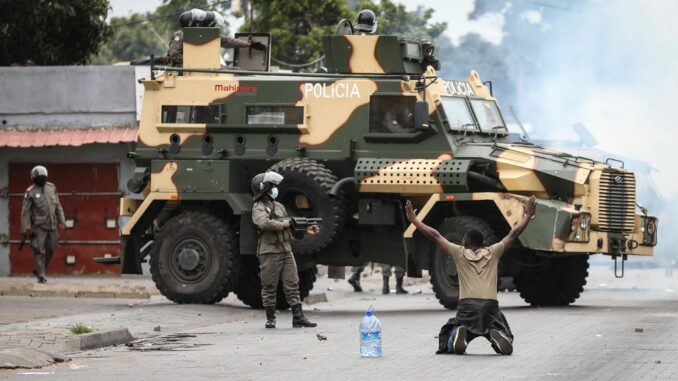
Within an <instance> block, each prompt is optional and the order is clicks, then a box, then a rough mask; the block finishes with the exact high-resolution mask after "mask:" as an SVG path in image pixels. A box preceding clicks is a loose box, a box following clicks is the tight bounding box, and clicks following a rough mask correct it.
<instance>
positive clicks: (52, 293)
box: [0, 287, 151, 299]
mask: <svg viewBox="0 0 678 381" xmlns="http://www.w3.org/2000/svg"><path fill="white" fill-rule="evenodd" d="M0 296H38V297H69V298H118V299H150V298H151V294H150V293H149V292H145V291H143V292H131V291H122V292H120V291H118V292H116V291H73V290H54V289H51V290H50V289H45V290H39V289H30V288H16V287H10V288H8V289H0Z"/></svg>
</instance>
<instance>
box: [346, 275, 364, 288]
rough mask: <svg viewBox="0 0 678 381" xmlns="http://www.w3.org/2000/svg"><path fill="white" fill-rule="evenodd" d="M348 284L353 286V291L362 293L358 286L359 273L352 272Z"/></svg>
mask: <svg viewBox="0 0 678 381" xmlns="http://www.w3.org/2000/svg"><path fill="white" fill-rule="evenodd" d="M348 284H350V285H351V286H353V291H355V292H363V288H362V287H361V286H360V272H354V273H353V275H351V277H350V278H348Z"/></svg>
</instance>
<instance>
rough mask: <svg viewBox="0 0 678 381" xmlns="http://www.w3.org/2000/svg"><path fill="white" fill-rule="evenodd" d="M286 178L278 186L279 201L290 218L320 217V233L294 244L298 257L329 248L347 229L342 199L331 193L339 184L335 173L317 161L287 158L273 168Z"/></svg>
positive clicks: (305, 237) (293, 247)
mask: <svg viewBox="0 0 678 381" xmlns="http://www.w3.org/2000/svg"><path fill="white" fill-rule="evenodd" d="M270 169H271V170H272V171H276V172H278V173H279V174H281V175H282V176H283V177H284V179H283V181H282V182H281V183H280V185H278V198H277V199H276V200H277V201H279V202H280V203H282V204H283V205H285V209H286V210H287V213H288V215H289V216H290V217H314V218H317V217H320V218H322V219H323V221H322V223H320V233H319V234H317V235H314V236H308V235H306V236H304V238H303V239H301V240H295V241H293V242H292V249H293V251H294V253H295V254H297V255H309V254H315V253H318V252H319V251H321V250H322V249H324V248H326V247H327V245H329V244H330V243H331V242H332V240H334V238H335V237H336V235H337V233H339V232H340V230H341V229H342V228H343V226H344V220H345V215H346V213H345V212H344V201H343V199H342V198H332V197H330V195H329V193H328V192H329V191H330V190H331V189H332V187H333V186H334V184H336V182H337V177H336V176H334V174H332V171H330V170H329V169H327V168H326V167H325V166H324V165H322V164H320V163H318V162H317V161H315V160H310V159H306V158H301V157H295V158H292V159H285V160H283V161H281V162H279V163H277V164H275V165H273V166H272V167H271V168H270Z"/></svg>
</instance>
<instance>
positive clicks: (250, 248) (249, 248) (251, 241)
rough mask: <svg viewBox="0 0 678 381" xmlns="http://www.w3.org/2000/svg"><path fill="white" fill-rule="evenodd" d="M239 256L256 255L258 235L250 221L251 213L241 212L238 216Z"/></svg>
mask: <svg viewBox="0 0 678 381" xmlns="http://www.w3.org/2000/svg"><path fill="white" fill-rule="evenodd" d="M239 239H240V255H257V242H258V241H259V234H258V232H257V227H256V226H255V225H254V222H253V221H252V212H251V211H247V212H243V214H242V216H240V237H239Z"/></svg>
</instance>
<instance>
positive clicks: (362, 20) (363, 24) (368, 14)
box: [355, 9, 377, 34]
mask: <svg viewBox="0 0 678 381" xmlns="http://www.w3.org/2000/svg"><path fill="white" fill-rule="evenodd" d="M355 30H356V31H357V32H362V33H367V34H374V33H376V32H377V15H375V14H374V12H372V10H370V9H363V10H362V11H360V13H358V21H357V22H356V26H355Z"/></svg>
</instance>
